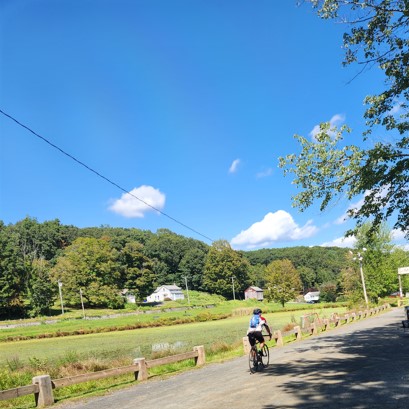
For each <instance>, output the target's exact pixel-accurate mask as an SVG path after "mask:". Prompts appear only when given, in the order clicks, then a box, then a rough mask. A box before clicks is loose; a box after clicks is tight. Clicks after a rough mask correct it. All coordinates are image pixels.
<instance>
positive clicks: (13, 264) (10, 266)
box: [0, 221, 26, 318]
mask: <svg viewBox="0 0 409 409" xmlns="http://www.w3.org/2000/svg"><path fill="white" fill-rule="evenodd" d="M24 276H25V266H24V262H23V258H22V257H21V253H20V247H19V243H18V237H17V235H16V234H13V231H12V229H11V227H9V226H5V225H4V223H3V222H2V221H0V317H2V318H15V317H21V316H22V315H23V314H24V309H25V307H24V302H23V300H24V294H25V290H26V288H25V286H24V280H23V278H24Z"/></svg>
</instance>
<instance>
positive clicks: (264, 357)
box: [261, 345, 270, 368]
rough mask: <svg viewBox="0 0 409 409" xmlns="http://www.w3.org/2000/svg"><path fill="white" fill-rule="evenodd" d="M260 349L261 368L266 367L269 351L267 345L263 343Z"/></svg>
mask: <svg viewBox="0 0 409 409" xmlns="http://www.w3.org/2000/svg"><path fill="white" fill-rule="evenodd" d="M262 351H263V353H262V356H261V363H262V365H263V368H267V366H268V364H269V361H270V352H269V349H268V346H267V345H264V347H263V350H262Z"/></svg>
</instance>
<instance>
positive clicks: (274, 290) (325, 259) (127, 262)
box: [0, 217, 409, 318]
mask: <svg viewBox="0 0 409 409" xmlns="http://www.w3.org/2000/svg"><path fill="white" fill-rule="evenodd" d="M382 234H383V236H382ZM382 234H380V233H378V234H377V235H376V236H375V237H374V238H373V239H372V242H371V243H368V242H365V241H364V240H367V239H366V237H367V236H366V235H365V234H362V237H361V239H360V241H359V240H358V241H359V245H362V246H363V245H367V247H370V249H371V250H370V251H369V252H368V254H367V255H366V256H365V259H366V260H365V270H366V274H367V281H368V284H367V286H368V294H369V295H370V297H371V299H373V300H376V299H377V297H380V296H384V295H387V294H389V293H390V292H392V291H396V290H397V281H398V278H397V274H396V271H397V268H398V267H400V266H405V265H409V255H408V252H405V251H403V250H398V249H393V246H391V245H390V244H389V238H388V237H389V236H388V232H387V231H384V232H383V233H382ZM165 284H176V285H179V286H181V287H184V286H185V284H187V285H188V288H189V289H192V290H198V291H206V292H209V293H211V294H219V295H222V296H224V297H225V298H227V299H232V298H233V297H235V298H238V299H242V298H244V290H245V289H246V288H247V287H248V286H250V285H253V286H258V287H261V288H263V289H264V290H265V296H266V297H267V299H270V300H274V301H279V302H281V303H282V304H283V305H284V303H285V302H287V301H289V300H290V299H293V298H295V297H296V296H297V295H299V294H302V292H303V291H305V290H307V289H308V288H316V289H320V291H321V298H322V299H325V300H326V301H335V300H336V299H337V298H338V299H339V298H340V297H346V298H350V299H353V298H354V297H355V298H356V299H359V298H360V297H361V294H362V291H361V289H360V285H361V284H360V281H359V271H358V265H357V263H355V262H354V261H353V259H352V257H351V256H350V254H349V251H348V249H344V248H337V247H331V248H326V247H311V248H310V247H291V248H279V249H260V250H254V251H235V250H233V249H232V248H231V247H230V245H229V243H228V242H227V241H224V240H218V241H215V242H214V243H213V244H212V245H208V244H206V243H204V242H202V241H199V240H195V239H192V238H188V237H184V236H182V235H178V234H176V233H173V232H172V231H170V230H167V229H159V230H157V232H156V233H153V232H151V231H148V230H140V229H136V228H114V227H109V226H100V227H91V228H78V227H75V226H72V225H63V224H61V223H60V221H59V220H58V219H56V220H51V221H45V222H43V223H39V222H38V221H37V220H36V219H34V218H30V217H27V218H25V219H23V220H21V221H19V222H17V223H15V224H9V225H5V224H4V223H3V222H2V221H0V317H2V318H16V317H24V316H38V315H46V314H48V313H49V312H50V309H51V308H52V307H53V305H54V304H55V303H56V302H58V290H59V286H62V287H61V288H63V293H64V305H66V306H72V307H78V306H80V305H81V302H82V303H84V304H85V305H86V306H87V307H88V308H93V307H94V308H97V307H98V308H100V307H107V308H122V307H123V306H124V304H125V298H124V297H123V291H124V290H125V289H126V290H127V291H128V292H130V293H132V294H134V295H135V297H136V299H137V300H139V301H143V300H144V299H145V298H146V297H147V296H148V295H149V294H151V293H152V292H153V291H154V289H155V288H156V287H157V286H159V285H165ZM404 284H405V285H406V283H404ZM233 288H234V291H233Z"/></svg>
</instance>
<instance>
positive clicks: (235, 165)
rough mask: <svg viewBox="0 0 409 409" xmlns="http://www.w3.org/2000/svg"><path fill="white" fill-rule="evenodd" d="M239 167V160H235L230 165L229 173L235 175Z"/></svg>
mask: <svg viewBox="0 0 409 409" xmlns="http://www.w3.org/2000/svg"><path fill="white" fill-rule="evenodd" d="M239 165H240V159H235V160H234V161H233V163H232V164H231V165H230V168H229V173H236V172H237V169H238V167H239Z"/></svg>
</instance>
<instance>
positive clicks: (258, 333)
mask: <svg viewBox="0 0 409 409" xmlns="http://www.w3.org/2000/svg"><path fill="white" fill-rule="evenodd" d="M261 314H262V311H261V310H260V308H256V309H255V310H254V311H253V316H252V317H251V319H250V324H249V328H248V330H247V337H248V339H249V342H250V345H251V346H254V345H255V343H256V341H258V342H259V343H260V351H259V353H260V354H261V353H262V352H261V351H262V350H263V346H264V336H263V333H262V331H263V327H265V328H266V330H267V332H268V335H269V336H270V339H271V337H272V334H271V331H270V327H269V326H268V324H267V320H266V319H265V318H264V317H262V316H261Z"/></svg>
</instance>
